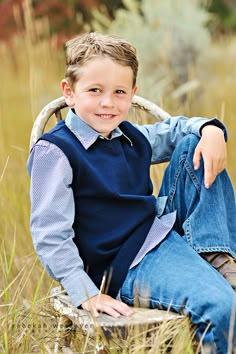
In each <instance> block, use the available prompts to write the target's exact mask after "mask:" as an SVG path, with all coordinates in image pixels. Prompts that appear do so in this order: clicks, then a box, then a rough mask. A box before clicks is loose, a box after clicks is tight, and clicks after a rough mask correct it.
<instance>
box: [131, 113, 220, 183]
mask: <svg viewBox="0 0 236 354" xmlns="http://www.w3.org/2000/svg"><path fill="white" fill-rule="evenodd" d="M135 126H136V127H137V128H138V129H139V130H140V131H141V132H142V133H143V134H144V135H145V136H146V138H147V139H148V141H149V143H150V145H151V147H152V163H160V162H165V161H169V160H170V158H171V156H172V153H173V151H174V149H175V147H176V145H177V144H178V142H179V141H180V140H181V139H182V138H183V136H185V135H187V134H195V135H197V136H199V137H200V142H199V144H198V146H197V149H196V151H195V154H194V159H193V164H194V167H195V169H197V168H199V165H200V159H201V158H203V160H204V170H205V186H206V188H209V187H210V185H211V184H212V183H213V182H214V179H215V177H216V175H217V174H218V173H220V172H221V171H222V170H223V168H224V167H225V163H226V144H225V141H226V140H227V130H226V127H225V126H224V125H223V123H221V122H220V121H219V120H218V119H215V118H213V119H207V118H200V117H194V118H190V119H189V118H186V117H182V116H180V117H170V118H168V119H166V120H165V121H164V122H158V123H156V124H148V125H143V126H140V125H135Z"/></svg>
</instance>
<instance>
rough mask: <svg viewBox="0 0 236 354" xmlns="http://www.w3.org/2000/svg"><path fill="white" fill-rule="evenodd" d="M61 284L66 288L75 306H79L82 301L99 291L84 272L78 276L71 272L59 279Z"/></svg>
mask: <svg viewBox="0 0 236 354" xmlns="http://www.w3.org/2000/svg"><path fill="white" fill-rule="evenodd" d="M61 285H62V286H63V288H64V289H65V290H66V292H67V294H68V295H69V297H70V299H71V301H72V303H73V305H74V306H75V307H78V306H80V305H81V304H82V303H83V302H84V301H87V300H88V299H90V298H91V297H93V296H95V295H98V293H99V289H98V288H97V287H96V285H95V284H94V283H93V282H92V280H91V279H90V278H89V276H88V274H87V273H85V272H83V275H80V276H78V274H75V273H73V274H71V275H70V276H69V277H67V278H65V279H63V280H62V281H61Z"/></svg>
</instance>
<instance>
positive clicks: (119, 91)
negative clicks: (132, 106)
mask: <svg viewBox="0 0 236 354" xmlns="http://www.w3.org/2000/svg"><path fill="white" fill-rule="evenodd" d="M116 93H118V94H119V95H120V94H124V93H125V91H124V90H116Z"/></svg>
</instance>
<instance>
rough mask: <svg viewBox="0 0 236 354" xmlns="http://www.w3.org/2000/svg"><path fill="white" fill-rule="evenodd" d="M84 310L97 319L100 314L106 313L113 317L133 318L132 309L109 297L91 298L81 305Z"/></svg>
mask: <svg viewBox="0 0 236 354" xmlns="http://www.w3.org/2000/svg"><path fill="white" fill-rule="evenodd" d="M81 306H82V308H83V309H84V310H87V311H89V312H91V313H92V314H93V315H94V316H95V317H98V316H99V312H105V313H107V314H108V315H110V316H112V317H120V315H123V316H131V315H132V314H133V311H132V309H131V308H130V307H129V306H128V305H126V304H125V303H124V302H121V301H118V300H115V299H113V298H112V297H111V296H109V295H105V294H99V295H96V296H93V297H91V298H90V299H89V300H88V301H85V302H83V304H82V305H81Z"/></svg>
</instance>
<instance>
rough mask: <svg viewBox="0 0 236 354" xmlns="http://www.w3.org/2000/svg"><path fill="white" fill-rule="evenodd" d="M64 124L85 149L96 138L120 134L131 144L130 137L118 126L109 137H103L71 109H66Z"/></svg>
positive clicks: (113, 136)
mask: <svg viewBox="0 0 236 354" xmlns="http://www.w3.org/2000/svg"><path fill="white" fill-rule="evenodd" d="M65 124H66V126H67V127H68V128H69V129H70V130H71V131H72V133H73V134H74V135H75V136H76V138H77V139H78V140H79V141H80V142H81V144H82V145H83V147H84V148H85V149H86V150H87V149H88V148H89V147H90V146H91V145H93V144H94V143H95V141H96V140H97V139H98V138H100V139H107V140H112V139H114V138H117V137H119V136H122V135H123V136H124V137H125V138H126V139H127V140H128V141H129V142H130V144H131V146H132V145H133V144H132V141H131V140H130V138H129V137H128V136H126V135H125V134H124V133H123V132H122V130H121V129H120V128H119V127H117V128H115V129H114V130H113V131H112V133H111V137H110V138H105V137H104V136H102V135H101V134H99V133H98V132H97V131H96V130H94V129H93V128H91V127H90V126H89V125H88V124H87V123H85V122H84V121H83V120H82V119H81V118H80V117H79V116H77V114H76V113H75V111H74V110H73V109H70V110H69V111H68V113H67V116H66V119H65Z"/></svg>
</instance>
